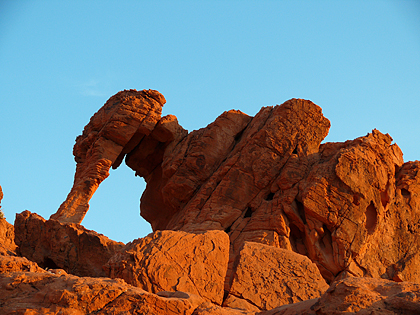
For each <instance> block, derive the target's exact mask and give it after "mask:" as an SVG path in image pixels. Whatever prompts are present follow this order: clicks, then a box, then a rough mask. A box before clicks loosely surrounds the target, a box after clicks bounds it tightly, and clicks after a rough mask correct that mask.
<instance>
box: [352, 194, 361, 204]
mask: <svg viewBox="0 0 420 315" xmlns="http://www.w3.org/2000/svg"><path fill="white" fill-rule="evenodd" d="M353 203H354V204H355V205H356V206H358V205H360V196H359V194H354V195H353Z"/></svg>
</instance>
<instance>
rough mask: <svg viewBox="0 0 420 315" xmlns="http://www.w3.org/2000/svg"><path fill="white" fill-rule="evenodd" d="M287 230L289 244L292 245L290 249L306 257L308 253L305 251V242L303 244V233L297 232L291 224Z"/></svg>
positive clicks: (296, 228)
mask: <svg viewBox="0 0 420 315" xmlns="http://www.w3.org/2000/svg"><path fill="white" fill-rule="evenodd" d="M289 228H290V236H289V240H290V244H291V245H292V249H293V250H294V251H295V252H297V253H299V254H302V255H307V253H308V251H307V249H306V246H305V242H304V238H305V235H304V233H303V232H302V231H301V230H299V228H298V227H297V226H296V225H295V224H293V223H290V225H289Z"/></svg>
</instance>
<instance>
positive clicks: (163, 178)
mask: <svg viewBox="0 0 420 315" xmlns="http://www.w3.org/2000/svg"><path fill="white" fill-rule="evenodd" d="M150 93H152V92H150V91H142V92H133V91H129V92H127V91H126V92H120V93H118V94H117V95H116V96H114V97H112V98H111V99H110V100H109V101H108V102H107V103H106V104H105V106H104V107H103V108H102V109H101V110H99V112H98V113H97V114H95V115H94V117H92V120H91V122H90V123H89V124H88V125H87V126H86V128H85V131H84V133H83V135H82V136H81V137H79V138H78V140H77V142H76V145H75V149H74V152H75V156H76V160H77V161H78V166H77V170H76V175H75V185H74V187H73V189H72V192H71V193H70V195H69V197H68V199H67V201H66V202H65V203H64V204H63V205H62V208H60V209H61V210H59V213H61V214H56V215H54V216H53V217H54V218H60V220H61V221H66V220H68V219H66V218H67V217H69V218H72V219H69V220H70V221H71V222H80V221H81V219H82V218H83V215H84V213H86V211H87V202H88V200H89V198H90V197H91V195H92V194H93V192H94V190H95V189H96V187H97V185H99V183H100V181H101V180H103V179H104V178H105V177H106V176H107V175H108V169H109V167H110V166H111V165H114V166H118V165H119V163H120V162H121V160H122V158H123V157H124V155H125V154H126V163H127V165H128V166H129V167H131V168H132V169H133V170H134V171H135V172H136V174H137V175H139V176H143V177H144V178H145V180H146V182H147V186H146V189H145V191H144V193H143V196H142V198H141V204H140V208H141V215H142V216H143V217H144V218H145V219H146V220H148V221H149V222H150V223H151V225H152V228H153V229H154V230H155V231H156V230H165V229H166V230H182V231H186V232H203V231H207V230H224V231H225V232H226V233H228V234H229V237H230V245H231V246H230V259H229V266H228V272H227V274H228V276H227V278H226V281H225V290H226V291H229V289H230V287H229V285H230V283H231V280H232V279H231V277H232V275H233V273H232V272H233V267H234V266H233V262H234V261H235V259H236V257H237V256H238V254H239V250H240V249H241V248H242V245H243V244H244V242H245V241H251V242H257V243H262V244H267V245H271V246H274V247H278V248H283V249H287V250H292V251H294V252H296V253H299V254H302V255H305V256H307V257H309V258H310V259H311V260H312V261H313V262H315V263H316V265H317V266H318V268H319V270H320V271H321V274H322V276H323V277H324V278H325V279H326V280H327V281H328V282H329V283H331V282H333V281H334V280H336V279H342V278H345V277H348V276H368V277H375V278H387V279H394V280H395V281H416V282H420V272H418V270H420V269H419V264H420V248H419V247H420V238H419V237H420V234H419V233H420V229H419V226H420V223H419V222H420V217H419V213H420V212H419V211H418V208H419V205H420V201H419V191H420V171H419V170H420V164H419V162H418V161H416V162H408V163H405V164H404V161H403V158H402V152H401V150H400V149H399V147H398V146H397V145H396V144H392V138H391V137H390V136H389V135H384V134H382V133H380V132H379V131H377V130H373V131H372V133H370V134H368V135H367V136H364V137H360V138H357V139H355V140H351V141H346V142H344V143H325V144H321V142H322V140H323V139H324V138H325V136H326V135H327V134H328V130H329V126H330V123H329V121H328V119H326V118H325V117H324V116H323V115H322V110H321V108H320V107H318V106H317V105H315V104H314V103H312V102H311V101H307V100H302V99H292V100H289V101H287V102H285V103H283V104H282V105H280V106H275V107H265V108H262V109H261V110H260V112H259V113H258V114H257V115H256V116H255V117H250V116H248V115H246V114H243V113H241V112H240V111H229V112H225V113H223V114H222V115H220V116H219V117H218V118H217V119H216V120H215V121H214V122H213V123H211V124H209V125H208V126H207V127H205V128H202V129H200V130H196V131H193V132H191V133H189V134H188V133H187V132H186V131H185V130H184V129H183V128H182V127H181V126H179V124H178V122H177V120H176V117H175V116H171V115H170V116H166V117H163V118H161V119H160V108H161V105H163V103H164V101H163V97H162V96H161V95H160V94H158V92H153V93H154V94H153V93H152V94H153V95H154V96H153V97H149V96H150V95H149V94H150ZM125 95H129V97H125ZM159 95H160V96H159ZM115 104H116V105H115ZM133 104H141V106H140V107H138V106H137V105H136V106H137V107H136V106H134V105H133ZM114 105H115V106H116V107H115V108H114V107H112V106H114ZM119 108H122V109H121V111H119ZM126 108H136V109H139V108H141V109H140V111H141V112H142V113H143V115H144V116H145V117H151V118H150V119H151V120H150V121H147V123H146V125H147V127H139V124H138V121H140V120H139V119H137V118H135V117H134V118H133V117H132V116H130V111H127V110H125V109H126ZM114 110H115V112H114ZM147 110H149V111H150V112H149V114H147ZM114 113H117V114H115V115H114ZM110 117H111V118H110ZM131 120H133V121H135V123H134V125H131V123H130V121H131ZM113 121H124V123H125V124H119V123H115V124H114V123H113ZM127 124H128V125H129V126H131V127H129V128H128V127H127ZM142 124H143V121H142V122H141V123H140V126H143V125H142ZM132 126H135V127H132ZM126 127H127V128H128V129H129V130H131V131H129V132H127V130H126V129H127V128H126ZM99 130H101V131H100V132H99ZM127 135H128V136H127ZM124 137H125V138H124ZM123 138H124V139H123ZM140 138H141V140H138V139H140ZM107 139H110V140H109V141H108V140H107ZM111 140H112V141H111ZM110 143H111V144H110ZM101 163H102V164H101ZM73 201H74V203H73ZM79 205H80V206H79ZM76 209H78V210H77V211H76ZM81 214H83V215H81ZM75 218H77V220H75ZM72 220H73V221H72Z"/></svg>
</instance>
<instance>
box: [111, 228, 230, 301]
mask: <svg viewBox="0 0 420 315" xmlns="http://www.w3.org/2000/svg"><path fill="white" fill-rule="evenodd" d="M228 258H229V238H228V236H227V234H226V233H224V232H223V231H209V232H206V233H204V234H190V233H186V232H181V231H178V232H175V231H157V232H154V233H152V234H149V235H148V236H146V237H144V238H140V239H137V240H134V241H133V242H130V243H128V244H127V245H126V246H125V247H124V248H123V249H122V250H121V251H120V252H118V253H116V254H115V255H114V256H113V257H111V259H110V260H109V261H108V263H107V265H106V266H105V268H106V269H107V270H108V275H109V276H110V277H111V278H122V279H124V280H125V281H126V282H127V283H129V284H132V285H134V286H137V287H140V288H142V289H144V290H146V291H148V292H152V293H158V292H161V291H172V292H174V291H183V292H190V293H192V294H195V295H198V296H201V297H202V298H204V299H205V300H207V301H211V302H214V303H217V304H221V303H222V299H223V293H224V292H223V283H224V280H225V276H226V270H227V263H228Z"/></svg>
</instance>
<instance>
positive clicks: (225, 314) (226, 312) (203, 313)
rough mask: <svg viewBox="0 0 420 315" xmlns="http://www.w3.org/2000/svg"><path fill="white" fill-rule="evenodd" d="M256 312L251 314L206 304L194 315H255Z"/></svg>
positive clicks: (196, 310)
mask: <svg viewBox="0 0 420 315" xmlns="http://www.w3.org/2000/svg"><path fill="white" fill-rule="evenodd" d="M254 314H255V312H249V311H246V310H243V309H236V308H230V307H220V306H218V305H214V304H212V303H209V302H206V303H203V304H201V305H200V306H199V307H198V308H196V309H195V311H194V313H193V315H254Z"/></svg>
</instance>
